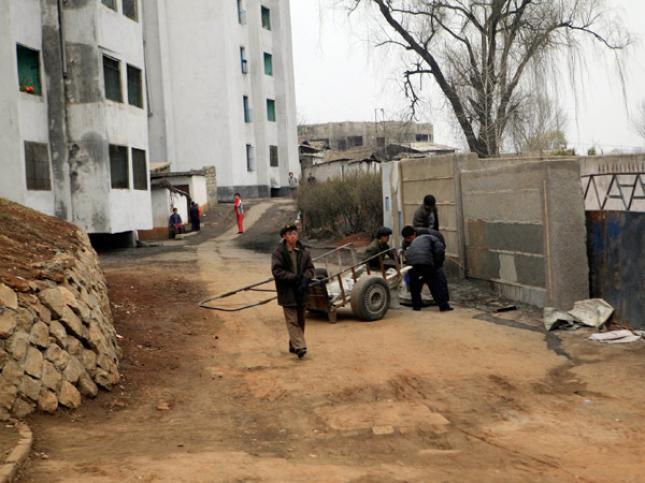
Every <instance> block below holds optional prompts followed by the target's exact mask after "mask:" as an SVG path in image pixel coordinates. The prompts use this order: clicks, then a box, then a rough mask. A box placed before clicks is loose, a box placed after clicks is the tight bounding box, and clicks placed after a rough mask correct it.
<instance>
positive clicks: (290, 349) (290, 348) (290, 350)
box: [289, 342, 296, 354]
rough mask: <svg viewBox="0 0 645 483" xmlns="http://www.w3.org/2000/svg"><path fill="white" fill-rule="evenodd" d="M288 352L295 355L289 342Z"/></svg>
mask: <svg viewBox="0 0 645 483" xmlns="http://www.w3.org/2000/svg"><path fill="white" fill-rule="evenodd" d="M289 352H290V353H291V354H295V353H296V350H295V349H294V348H293V346H292V345H291V342H289Z"/></svg>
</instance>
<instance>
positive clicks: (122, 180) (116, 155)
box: [110, 144, 130, 190]
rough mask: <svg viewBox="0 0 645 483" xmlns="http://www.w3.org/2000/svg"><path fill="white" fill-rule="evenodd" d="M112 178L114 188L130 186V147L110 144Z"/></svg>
mask: <svg viewBox="0 0 645 483" xmlns="http://www.w3.org/2000/svg"><path fill="white" fill-rule="evenodd" d="M110 179H111V182H112V189H126V190H127V189H128V188H130V175H129V172H128V148H126V147H125V146H115V145H113V144H110Z"/></svg>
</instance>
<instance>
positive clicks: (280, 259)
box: [271, 225, 314, 359]
mask: <svg viewBox="0 0 645 483" xmlns="http://www.w3.org/2000/svg"><path fill="white" fill-rule="evenodd" d="M280 236H281V237H282V242H281V243H280V245H278V247H277V248H276V249H275V250H274V252H273V256H272V257H271V272H272V273H273V277H274V278H275V287H276V290H277V291H278V304H279V305H281V306H282V309H283V311H284V318H285V320H286V322H287V331H288V332H289V352H291V353H292V354H296V355H297V356H298V358H299V359H302V358H303V357H304V355H305V354H306V353H307V343H306V342H305V303H306V301H307V286H308V285H309V282H310V281H311V279H312V278H313V277H314V264H313V262H312V261H311V255H310V254H309V252H308V251H307V250H306V249H305V247H304V246H302V244H301V243H300V242H299V241H298V227H296V225H287V226H285V227H283V228H282V229H281V230H280Z"/></svg>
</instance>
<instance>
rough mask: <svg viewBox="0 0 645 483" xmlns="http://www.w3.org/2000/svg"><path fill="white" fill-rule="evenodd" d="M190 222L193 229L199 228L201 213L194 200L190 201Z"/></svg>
mask: <svg viewBox="0 0 645 483" xmlns="http://www.w3.org/2000/svg"><path fill="white" fill-rule="evenodd" d="M190 224H191V227H192V230H193V231H199V230H200V229H201V214H200V209H199V205H198V204H197V203H195V202H194V201H193V202H191V203H190Z"/></svg>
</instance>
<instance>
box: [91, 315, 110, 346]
mask: <svg viewBox="0 0 645 483" xmlns="http://www.w3.org/2000/svg"><path fill="white" fill-rule="evenodd" d="M88 340H89V342H90V346H91V347H92V349H94V350H96V351H97V352H98V353H99V354H101V353H104V352H107V350H108V344H107V341H106V338H105V335H104V334H103V331H101V327H100V326H99V324H98V322H96V321H94V320H93V321H91V322H90V327H89V334H88Z"/></svg>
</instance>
